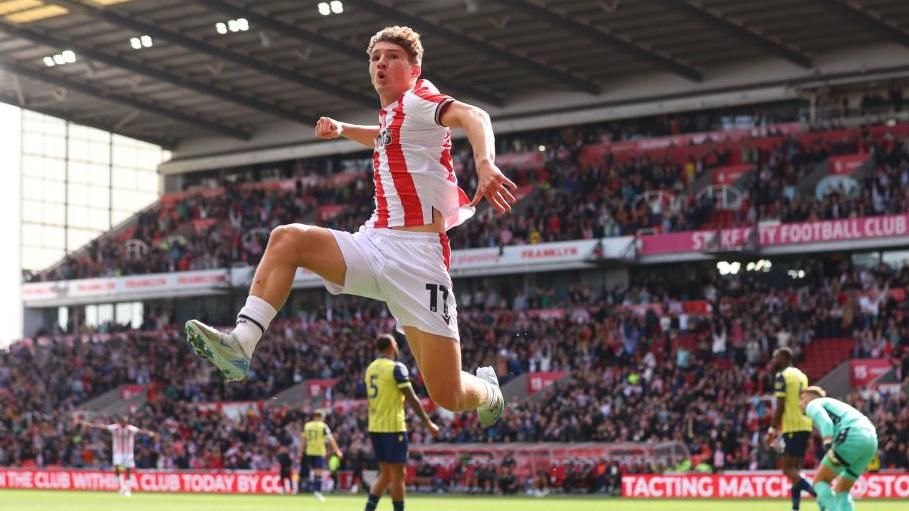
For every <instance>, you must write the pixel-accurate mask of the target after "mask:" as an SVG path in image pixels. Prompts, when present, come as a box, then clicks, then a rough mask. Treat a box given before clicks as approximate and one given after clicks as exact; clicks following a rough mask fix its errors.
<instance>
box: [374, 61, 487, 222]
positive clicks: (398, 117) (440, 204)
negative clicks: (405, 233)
mask: <svg viewBox="0 0 909 511" xmlns="http://www.w3.org/2000/svg"><path fill="white" fill-rule="evenodd" d="M452 101H454V99H452V98H451V97H450V96H447V95H445V94H441V93H439V90H438V89H436V88H435V86H434V85H433V84H432V83H430V82H429V81H428V80H422V79H421V80H417V83H416V84H415V85H414V87H413V88H412V89H410V90H408V91H407V92H405V93H404V94H403V95H402V96H401V97H400V98H398V100H397V101H395V102H394V103H391V104H390V105H388V106H386V107H385V108H382V109H381V110H379V136H378V137H377V138H376V144H375V151H374V152H373V168H374V173H373V181H374V182H375V185H376V198H375V201H376V209H375V211H373V214H372V217H370V219H369V220H368V221H367V222H366V226H367V227H375V228H384V227H410V226H417V225H426V224H431V223H432V210H433V209H435V210H438V211H439V213H441V214H442V216H443V217H444V218H445V229H446V230H448V229H451V228H452V227H455V226H457V225H460V224H461V223H463V222H464V221H465V220H467V219H468V218H470V217H471V216H473V213H474V208H473V207H471V206H469V205H468V204H469V203H470V199H469V198H468V197H467V194H465V193H464V191H463V190H461V188H459V187H458V178H457V177H456V176H455V173H454V167H453V165H452V161H451V130H449V129H448V128H447V127H445V126H442V125H441V124H440V121H439V116H440V115H441V112H442V109H443V108H444V107H445V106H446V105H448V104H449V103H451V102H452Z"/></svg>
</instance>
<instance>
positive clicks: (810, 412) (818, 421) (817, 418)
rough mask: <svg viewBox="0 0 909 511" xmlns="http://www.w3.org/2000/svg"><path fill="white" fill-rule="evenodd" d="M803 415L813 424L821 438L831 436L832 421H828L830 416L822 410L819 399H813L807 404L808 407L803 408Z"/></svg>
mask: <svg viewBox="0 0 909 511" xmlns="http://www.w3.org/2000/svg"><path fill="white" fill-rule="evenodd" d="M805 415H807V416H808V417H809V418H810V419H811V421H812V422H814V425H815V426H817V429H818V430H820V432H821V436H822V437H828V436H833V421H832V420H830V416H829V415H827V411H826V410H824V406H823V405H822V403H821V400H820V399H815V400H814V401H812V402H810V403H808V406H806V407H805Z"/></svg>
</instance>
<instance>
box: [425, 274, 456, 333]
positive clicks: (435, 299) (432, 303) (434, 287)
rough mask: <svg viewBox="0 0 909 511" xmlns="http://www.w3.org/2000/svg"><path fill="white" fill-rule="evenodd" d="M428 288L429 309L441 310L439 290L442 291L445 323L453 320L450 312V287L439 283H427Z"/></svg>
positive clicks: (433, 310)
mask: <svg viewBox="0 0 909 511" xmlns="http://www.w3.org/2000/svg"><path fill="white" fill-rule="evenodd" d="M426 290H427V291H429V310H430V311H432V312H439V291H440V290H441V291H442V319H444V320H445V324H448V323H449V322H450V321H451V316H450V315H449V314H448V288H447V287H445V286H442V285H439V284H426Z"/></svg>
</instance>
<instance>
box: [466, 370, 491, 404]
mask: <svg viewBox="0 0 909 511" xmlns="http://www.w3.org/2000/svg"><path fill="white" fill-rule="evenodd" d="M461 374H462V375H465V374H466V375H467V376H470V377H472V378H477V377H476V376H475V375H472V374H470V373H468V372H467V371H461ZM477 379H478V380H480V381H481V382H483V386H484V387H486V399H484V400H483V404H482V405H480V406H481V407H483V408H492V407H493V405H495V403H496V387H495V385H493V384H491V383H489V382H488V381H486V380H484V379H483V378H477Z"/></svg>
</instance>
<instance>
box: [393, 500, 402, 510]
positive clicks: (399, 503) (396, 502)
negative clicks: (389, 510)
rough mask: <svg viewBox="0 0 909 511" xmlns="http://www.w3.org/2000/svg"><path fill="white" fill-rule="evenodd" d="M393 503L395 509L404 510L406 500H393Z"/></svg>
mask: <svg viewBox="0 0 909 511" xmlns="http://www.w3.org/2000/svg"><path fill="white" fill-rule="evenodd" d="M391 504H392V505H393V506H394V507H395V511H404V501H403V500H393V501H391Z"/></svg>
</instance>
